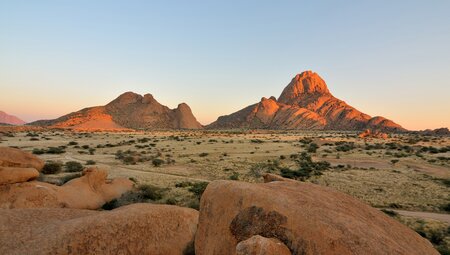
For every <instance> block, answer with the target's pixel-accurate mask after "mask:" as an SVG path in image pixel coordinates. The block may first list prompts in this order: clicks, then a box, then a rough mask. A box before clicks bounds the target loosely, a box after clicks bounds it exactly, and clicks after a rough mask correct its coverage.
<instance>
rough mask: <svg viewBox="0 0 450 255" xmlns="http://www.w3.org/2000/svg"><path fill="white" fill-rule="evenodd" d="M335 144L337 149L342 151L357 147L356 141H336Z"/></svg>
mask: <svg viewBox="0 0 450 255" xmlns="http://www.w3.org/2000/svg"><path fill="white" fill-rule="evenodd" d="M335 145H336V150H337V151H342V152H347V151H351V150H353V149H354V148H355V143H354V142H336V143H335Z"/></svg>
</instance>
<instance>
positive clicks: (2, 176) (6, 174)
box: [0, 166, 39, 185]
mask: <svg viewBox="0 0 450 255" xmlns="http://www.w3.org/2000/svg"><path fill="white" fill-rule="evenodd" d="M38 176H39V172H38V171H37V170H36V169H34V168H20V167H3V166H0V185H3V184H13V183H18V182H27V181H31V180H34V179H36V178H37V177H38Z"/></svg>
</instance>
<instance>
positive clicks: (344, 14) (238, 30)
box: [0, 0, 450, 129]
mask: <svg viewBox="0 0 450 255" xmlns="http://www.w3.org/2000/svg"><path fill="white" fill-rule="evenodd" d="M303 70H313V71H315V72H318V73H319V74H320V75H321V76H322V78H324V79H325V81H326V82H327V84H328V87H329V89H330V90H331V92H332V93H333V94H334V95H335V96H336V97H338V98H340V99H343V100H344V101H346V102H347V103H349V104H350V105H352V106H354V107H356V108H357V109H359V110H361V111H363V112H365V113H367V114H369V115H372V116H375V115H382V116H385V117H387V118H390V119H393V120H394V121H396V122H398V123H399V124H401V125H403V126H405V127H406V128H409V129H424V128H437V127H441V126H447V127H449V126H450V1H308V2H307V1H75V0H74V1H56V0H55V1H21V0H17V1H9V0H0V86H1V90H0V110H3V111H6V112H8V113H10V114H15V115H18V116H19V117H21V118H23V119H25V120H27V121H31V120H35V119H40V118H53V117H58V116H60V115H63V114H66V113H68V112H71V111H76V110H79V109H81V108H83V107H87V106H94V105H103V104H105V103H107V102H109V101H111V100H112V99H114V98H115V97H116V96H118V95H119V94H120V93H122V92H125V91H134V92H137V93H142V94H143V93H151V94H153V95H154V96H155V98H156V99H157V100H158V101H159V102H160V103H162V104H165V105H168V106H169V107H171V108H173V107H176V106H177V104H178V103H180V102H186V103H188V104H189V105H190V106H191V108H192V110H193V112H194V114H195V115H196V116H197V118H198V119H199V120H200V122H201V123H203V124H207V123H209V122H212V121H214V120H215V119H216V118H217V117H218V116H219V115H224V114H229V113H232V112H234V111H236V110H239V109H241V108H243V107H244V106H247V105H249V104H252V103H256V102H257V101H259V100H260V98H261V97H262V96H266V97H268V96H272V95H274V96H276V97H278V96H279V94H280V93H281V91H282V89H283V88H284V87H285V86H286V85H287V84H288V83H289V81H290V80H291V78H292V77H293V76H294V75H295V74H296V73H299V72H301V71H303Z"/></svg>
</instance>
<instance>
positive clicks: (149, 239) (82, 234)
mask: <svg viewBox="0 0 450 255" xmlns="http://www.w3.org/2000/svg"><path fill="white" fill-rule="evenodd" d="M197 222H198V212H197V211H196V210H193V209H189V208H182V207H177V206H169V205H152V204H133V205H129V206H124V207H121V208H118V209H115V210H113V211H89V210H79V209H61V208H35V209H0V254H154V255H167V254H171V255H172V254H173V255H183V254H185V255H189V254H193V253H190V251H193V248H192V245H193V241H194V236H195V232H196V228H197Z"/></svg>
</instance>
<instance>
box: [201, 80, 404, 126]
mask: <svg viewBox="0 0 450 255" xmlns="http://www.w3.org/2000/svg"><path fill="white" fill-rule="evenodd" d="M207 127H208V128H213V129H214V128H219V129H220V128H258V129H259V128H261V129H326V130H364V129H367V128H373V129H380V130H385V131H405V129H404V128H402V127H401V126H400V125H398V124H396V123H394V122H392V121H391V120H388V119H385V118H383V117H373V118H372V117H370V116H369V115H367V114H364V113H362V112H360V111H358V110H356V109H355V108H353V107H351V106H350V105H348V104H346V103H345V102H344V101H342V100H339V99H337V98H335V97H334V96H333V95H332V94H331V93H330V91H329V90H328V87H327V85H326V83H325V81H324V80H323V79H322V78H321V77H320V76H319V75H318V74H316V73H314V72H311V71H305V72H303V73H301V74H298V75H296V76H295V77H294V78H293V79H292V81H291V82H290V83H289V84H288V85H287V87H286V88H285V89H284V90H283V92H282V93H281V95H280V97H279V98H278V100H277V99H276V98H275V97H270V98H269V99H267V98H265V97H263V98H262V99H261V101H260V102H259V103H256V104H253V105H250V106H248V107H246V108H244V109H242V110H240V111H238V112H235V113H232V114H230V115H227V116H221V117H219V118H218V119H217V121H215V122H213V123H211V124H210V125H208V126H207Z"/></svg>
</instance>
